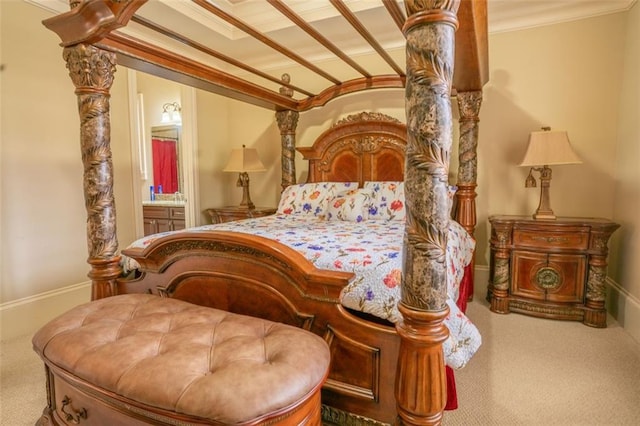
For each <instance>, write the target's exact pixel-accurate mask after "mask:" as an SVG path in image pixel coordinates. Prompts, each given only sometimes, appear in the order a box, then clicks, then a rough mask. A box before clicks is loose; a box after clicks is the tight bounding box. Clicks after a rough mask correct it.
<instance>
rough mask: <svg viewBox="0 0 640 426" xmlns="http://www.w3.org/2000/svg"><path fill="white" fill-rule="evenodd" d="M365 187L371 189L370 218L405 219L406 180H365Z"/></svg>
mask: <svg viewBox="0 0 640 426" xmlns="http://www.w3.org/2000/svg"><path fill="white" fill-rule="evenodd" d="M364 189H365V190H369V191H371V202H370V203H369V205H368V208H367V210H368V211H367V214H368V216H369V220H405V217H406V212H407V210H406V208H405V204H404V182H365V183H364Z"/></svg>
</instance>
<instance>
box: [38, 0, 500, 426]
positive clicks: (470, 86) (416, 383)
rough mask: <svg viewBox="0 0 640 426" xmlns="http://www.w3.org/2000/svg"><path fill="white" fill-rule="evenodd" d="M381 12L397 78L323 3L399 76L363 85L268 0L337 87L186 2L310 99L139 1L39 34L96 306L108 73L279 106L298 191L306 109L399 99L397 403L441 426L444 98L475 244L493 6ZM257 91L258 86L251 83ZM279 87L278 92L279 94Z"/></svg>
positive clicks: (90, 5) (104, 209)
mask: <svg viewBox="0 0 640 426" xmlns="http://www.w3.org/2000/svg"><path fill="white" fill-rule="evenodd" d="M381 1H382V4H383V5H384V7H385V8H386V10H387V11H388V13H389V15H390V17H391V18H392V20H391V21H392V22H393V23H394V24H395V26H397V30H398V31H401V32H402V33H403V34H404V36H405V38H406V70H403V69H402V68H400V67H398V65H397V64H396V63H395V62H394V61H393V59H392V58H390V57H389V55H388V54H387V53H386V52H385V50H384V49H383V48H382V47H381V44H380V43H379V42H378V41H377V40H376V37H375V36H374V35H373V34H372V33H371V32H370V31H368V30H367V28H366V26H365V25H364V24H363V23H362V22H361V21H360V20H359V19H358V17H357V15H356V14H355V13H354V12H351V11H350V10H349V7H348V6H346V5H345V4H344V3H343V2H342V1H341V0H329V2H330V3H331V5H332V6H333V7H335V8H336V9H337V10H338V11H339V14H340V15H341V16H342V17H344V19H345V21H347V22H348V23H349V25H351V27H352V28H353V29H355V30H356V31H357V32H358V33H359V34H360V35H362V37H363V38H364V39H365V40H366V41H367V42H368V43H369V44H370V46H371V49H373V50H375V51H376V52H377V53H378V54H379V55H380V57H381V58H382V59H383V60H384V61H385V62H386V63H387V64H388V65H389V66H390V67H391V68H392V69H394V71H395V74H379V75H372V74H370V73H369V72H367V71H366V70H364V69H362V67H360V66H359V65H358V64H357V63H355V62H354V61H353V60H352V59H351V58H350V57H349V55H347V54H346V53H345V52H343V51H341V50H340V49H339V48H338V47H336V45H334V43H333V42H332V41H330V40H328V39H327V38H325V37H324V36H323V35H322V34H320V33H319V32H318V31H316V30H315V29H314V27H313V26H311V25H310V24H309V23H308V22H306V21H305V20H304V19H303V18H301V16H300V15H298V14H296V13H295V12H294V11H293V10H292V9H291V8H289V7H288V6H287V5H286V4H285V2H283V1H281V0H268V3H269V5H270V6H272V7H274V8H275V9H277V10H278V11H279V12H280V13H282V14H283V15H284V16H285V17H287V18H288V19H289V20H291V21H292V22H294V23H295V25H296V26H297V27H299V28H300V29H301V30H302V31H304V32H306V33H307V34H309V35H310V36H312V37H313V38H314V39H316V40H317V42H318V43H320V44H321V45H323V46H324V47H326V48H327V49H328V50H330V51H331V52H333V53H334V54H335V55H336V56H337V57H339V58H341V59H342V60H343V62H344V63H345V64H346V66H348V67H350V68H352V69H355V70H357V71H358V72H359V73H360V75H361V76H359V77H356V78H352V79H348V80H345V81H341V80H340V79H337V78H335V77H333V76H332V75H330V74H329V73H327V72H326V71H324V70H322V69H320V68H318V67H317V66H316V65H314V64H312V63H310V62H308V61H306V60H305V59H304V58H303V57H302V56H301V55H298V54H296V53H294V52H292V51H291V50H289V49H287V48H286V47H284V46H282V45H281V44H278V43H276V42H275V41H274V40H272V39H270V38H269V37H268V36H267V35H266V32H261V31H260V30H257V29H255V28H253V27H251V26H250V25H248V24H246V23H245V22H243V21H241V20H240V19H238V18H237V17H235V16H233V15H232V14H230V13H228V12H226V11H225V10H223V8H221V7H218V6H216V5H215V4H214V3H210V2H208V1H205V0H193V4H195V5H197V6H198V7H200V8H201V9H202V11H204V12H206V13H209V14H212V15H215V16H216V17H217V18H219V19H221V20H223V21H225V22H226V23H228V24H230V25H232V26H234V27H236V28H238V29H241V30H242V31H244V32H246V33H247V34H249V35H251V36H252V37H253V38H255V39H257V40H259V41H261V42H262V43H264V44H266V45H268V46H269V47H271V48H272V49H275V50H276V51H278V52H279V53H281V54H283V55H285V56H287V57H289V58H292V59H293V60H295V61H296V62H298V63H299V64H301V65H302V66H304V67H305V68H307V69H309V70H311V71H312V72H314V73H316V74H317V75H319V76H320V77H322V78H323V79H325V80H328V81H330V82H331V84H330V85H329V86H328V87H326V88H325V89H324V90H321V91H320V92H318V93H314V92H313V91H311V90H306V89H304V88H300V87H296V86H295V85H294V84H293V83H292V82H291V81H290V78H289V76H288V75H283V76H282V77H281V78H275V77H273V76H269V75H267V74H266V73H264V72H262V71H259V70H258V69H257V68H254V67H252V66H250V65H248V64H244V63H240V62H239V61H237V60H236V59H234V58H232V57H229V56H225V55H224V53H222V52H219V51H216V50H215V48H212V47H207V46H205V45H203V44H201V43H198V42H196V41H194V40H192V39H190V38H189V37H187V36H185V35H181V34H179V33H177V32H175V31H174V30H172V29H169V28H166V27H163V26H161V25H160V24H157V23H154V22H152V21H151V20H150V19H148V18H146V17H145V16H144V14H143V11H144V4H145V3H146V0H84V1H79V0H70V11H68V12H65V13H62V14H59V15H57V16H54V17H52V18H50V19H47V20H45V21H44V22H43V23H44V25H45V26H46V27H47V28H49V29H51V30H52V31H54V32H56V33H57V34H58V36H59V37H60V39H61V40H62V43H61V45H62V46H63V48H64V50H63V57H64V59H65V61H66V63H67V68H68V69H69V75H70V77H71V79H72V81H73V83H74V85H75V87H76V91H75V92H76V95H77V98H78V109H79V115H80V121H81V130H80V139H81V149H82V160H83V163H84V169H85V171H84V192H85V204H86V209H87V241H88V251H89V257H88V263H89V264H90V267H91V270H90V272H89V277H90V278H91V280H92V299H99V298H103V297H107V296H111V295H114V294H116V293H117V284H116V282H117V279H118V277H119V276H120V274H121V268H120V266H119V260H120V256H119V254H118V250H119V248H118V242H117V238H116V225H115V224H116V211H115V205H114V197H113V166H112V159H111V150H110V115H109V90H110V87H111V84H112V82H113V78H114V72H115V69H116V64H119V65H124V66H127V67H130V68H133V69H136V70H140V71H144V72H148V73H152V74H155V75H158V76H161V77H165V78H168V79H171V80H174V81H177V82H180V83H183V84H187V85H191V86H194V87H196V88H200V89H203V90H208V91H211V92H214V93H218V94H221V95H224V96H228V97H231V98H234V99H238V100H242V101H245V102H248V103H251V104H254V105H258V106H261V107H264V108H269V109H273V110H274V111H275V113H276V120H277V123H278V126H279V129H280V132H281V142H282V172H283V174H282V186H283V187H286V186H287V185H290V184H292V183H295V166H294V153H295V131H296V126H297V120H298V116H299V114H300V113H301V112H304V111H307V110H310V109H312V108H316V107H320V106H322V105H324V104H326V103H327V102H328V101H330V100H332V99H335V98H337V97H339V96H342V95H345V94H349V93H354V92H358V91H363V90H371V89H380V88H403V87H404V88H405V102H406V120H407V133H408V134H407V150H406V162H405V164H406V166H405V193H406V195H405V196H406V207H407V222H406V230H405V237H404V264H403V280H402V284H401V285H402V303H401V304H400V306H399V309H400V311H401V313H402V315H403V318H404V320H403V321H401V322H400V323H399V324H398V325H397V327H396V328H397V332H398V334H399V335H400V338H401V345H400V351H399V352H400V353H399V356H398V363H397V376H396V377H397V379H396V385H395V389H396V392H395V393H396V403H397V411H398V416H399V422H400V423H402V424H409V425H426V424H439V423H440V422H441V420H442V416H443V410H444V406H445V401H446V384H445V373H444V371H445V369H444V356H443V352H442V342H443V341H444V340H445V339H446V337H447V335H448V330H447V329H446V327H445V326H444V325H443V319H444V318H445V316H446V315H447V311H448V308H447V305H446V285H445V267H444V257H445V256H444V253H445V246H446V230H447V221H448V220H449V211H448V208H447V206H446V199H447V195H446V194H447V191H448V169H449V157H450V155H451V146H452V139H453V132H452V127H451V125H452V115H453V114H452V108H451V95H455V96H456V99H457V103H458V109H459V114H460V118H459V125H460V140H459V146H460V148H459V163H460V165H459V170H458V177H457V183H456V184H457V186H458V191H457V193H456V205H457V208H456V213H455V215H456V220H457V221H458V222H459V223H461V224H462V225H463V226H464V228H465V229H466V230H467V231H468V232H469V233H471V234H473V232H474V229H475V225H476V212H475V197H476V192H475V188H476V176H477V162H476V146H477V139H478V115H479V110H480V104H481V100H482V87H483V86H484V84H485V83H486V82H487V80H488V62H487V12H486V8H487V6H486V0H405V2H404V7H405V11H406V15H405V12H403V11H402V9H401V7H400V5H399V4H398V2H397V1H396V0H381ZM128 25H135V26H137V27H140V28H142V27H143V28H144V29H145V31H152V32H155V33H156V34H160V35H162V36H163V37H166V38H170V39H172V40H174V41H177V42H179V43H181V44H183V45H184V46H186V47H188V48H189V49H195V50H197V51H199V52H200V54H205V55H207V56H208V57H210V58H215V59H216V60H220V61H224V62H226V63H228V64H232V65H233V66H235V67H238V68H241V69H242V70H244V71H245V72H246V73H247V74H248V75H251V77H248V78H246V79H242V78H239V77H237V76H236V75H233V74H231V73H228V72H224V71H220V70H219V69H217V68H215V67H213V66H211V65H210V64H208V63H206V61H197V60H194V59H192V57H189V56H184V55H180V54H178V53H175V52H174V51H170V50H168V49H166V48H163V47H159V46H156V45H154V44H152V43H151V42H149V41H145V40H143V39H139V38H135V37H132V36H130V35H128V34H126V33H125V32H120V31H117V30H118V29H122V28H125V27H127V26H128ZM454 64H455V67H454ZM454 69H455V71H454ZM257 80H263V81H264V82H263V83H260V84H258V83H256V81H257ZM274 85H277V87H278V88H277V89H273V87H274Z"/></svg>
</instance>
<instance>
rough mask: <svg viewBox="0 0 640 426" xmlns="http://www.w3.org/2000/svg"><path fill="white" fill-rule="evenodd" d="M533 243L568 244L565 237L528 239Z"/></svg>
mask: <svg viewBox="0 0 640 426" xmlns="http://www.w3.org/2000/svg"><path fill="white" fill-rule="evenodd" d="M530 238H531V239H532V240H534V241H544V242H545V243H568V242H569V239H568V238H566V237H542V236H541V237H530Z"/></svg>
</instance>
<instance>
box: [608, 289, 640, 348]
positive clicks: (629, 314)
mask: <svg viewBox="0 0 640 426" xmlns="http://www.w3.org/2000/svg"><path fill="white" fill-rule="evenodd" d="M606 284H607V312H608V313H609V315H611V316H612V317H613V318H614V319H615V320H616V321H617V322H618V324H620V326H621V327H622V328H623V329H624V330H625V331H626V332H627V333H629V335H631V337H633V338H634V339H635V340H636V341H637V342H638V343H640V300H638V298H636V297H635V296H633V295H632V294H629V292H628V291H627V290H626V289H624V288H623V287H621V286H620V284H618V283H617V282H615V281H614V280H612V279H611V278H609V277H607V280H606Z"/></svg>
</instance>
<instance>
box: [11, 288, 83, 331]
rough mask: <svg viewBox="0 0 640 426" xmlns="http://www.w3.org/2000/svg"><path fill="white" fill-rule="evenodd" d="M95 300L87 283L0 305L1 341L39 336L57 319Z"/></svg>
mask: <svg viewBox="0 0 640 426" xmlns="http://www.w3.org/2000/svg"><path fill="white" fill-rule="evenodd" d="M89 300H91V282H90V281H87V282H83V283H78V284H73V285H70V286H66V287H63V288H60V289H57V290H52V291H47V292H44V293H40V294H36V295H34V296H29V297H24V298H22V299H18V300H13V301H11V302H6V303H2V304H0V340H3V341H4V340H10V339H13V338H16V337H19V336H24V335H27V334H33V333H35V332H36V331H37V330H38V329H39V328H40V327H42V326H43V325H44V324H46V323H47V322H49V321H51V320H52V319H53V318H55V317H57V316H58V315H60V314H62V313H63V312H66V311H68V310H69V309H71V308H72V307H74V306H77V305H79V304H81V303H85V302H88V301H89Z"/></svg>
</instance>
